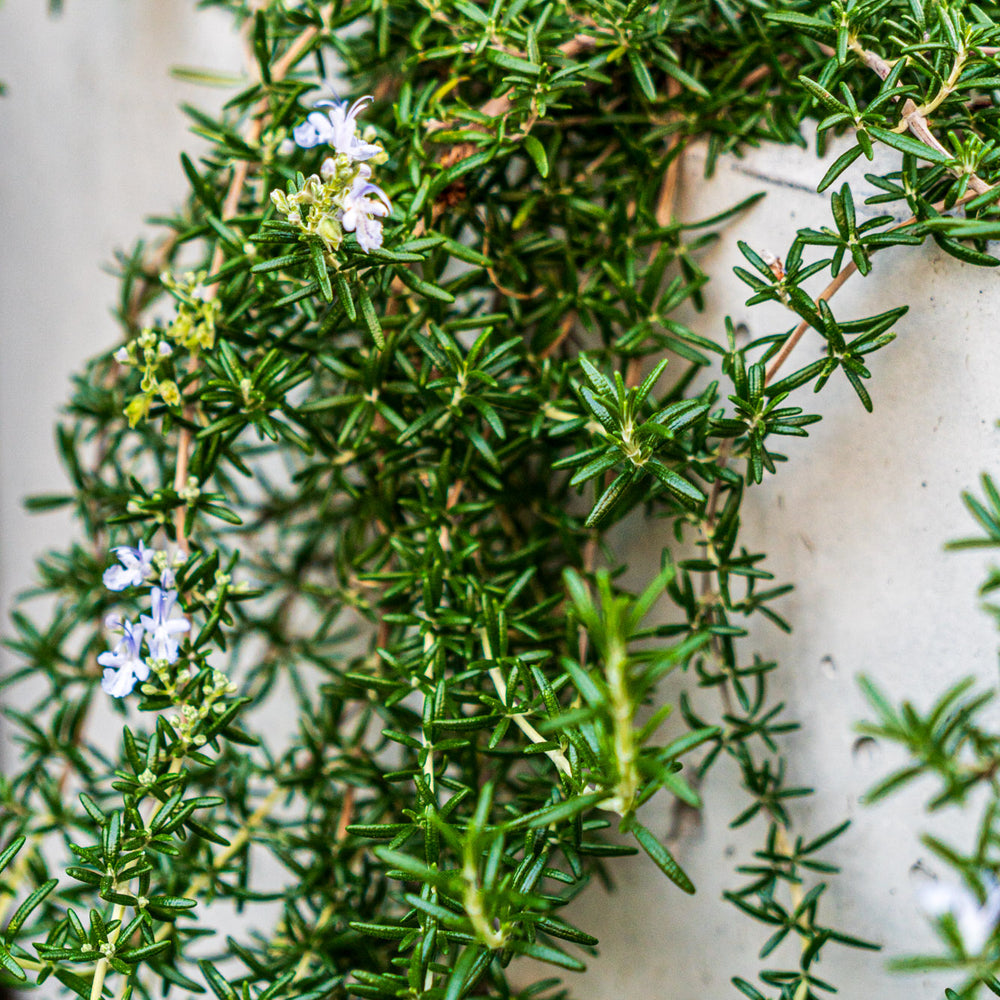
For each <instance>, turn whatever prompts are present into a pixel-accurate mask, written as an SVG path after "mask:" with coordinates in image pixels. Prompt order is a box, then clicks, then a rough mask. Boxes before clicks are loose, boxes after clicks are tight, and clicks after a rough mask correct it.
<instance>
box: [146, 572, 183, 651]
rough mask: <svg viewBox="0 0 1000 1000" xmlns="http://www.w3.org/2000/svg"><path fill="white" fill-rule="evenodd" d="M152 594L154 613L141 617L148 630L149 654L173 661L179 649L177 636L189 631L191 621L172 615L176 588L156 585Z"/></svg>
mask: <svg viewBox="0 0 1000 1000" xmlns="http://www.w3.org/2000/svg"><path fill="white" fill-rule="evenodd" d="M151 596H152V599H153V607H152V612H153V613H152V615H141V616H140V618H139V621H140V622H142V625H143V627H144V628H145V629H146V630H147V635H146V639H147V640H148V642H149V655H150V656H152V657H153V658H154V659H156V660H166V661H167V662H168V663H173V662H174V660H176V659H177V653H178V649H179V642H178V640H177V639H176V638H175V636H178V635H180V634H181V633H182V632H187V631H188V629H190V628H191V623H190V622H189V621H188V620H187V619H186V618H184V617H181V618H172V617H171V613H172V611H173V607H174V602H175V601H176V600H177V591H176V590H161V589H160V588H159V587H154V588H153V592H152V595H151Z"/></svg>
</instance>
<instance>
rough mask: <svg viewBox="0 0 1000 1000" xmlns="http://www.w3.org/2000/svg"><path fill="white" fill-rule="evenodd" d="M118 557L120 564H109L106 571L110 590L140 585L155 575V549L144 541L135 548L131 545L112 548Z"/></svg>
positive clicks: (105, 575) (105, 584) (105, 582)
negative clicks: (149, 547)
mask: <svg viewBox="0 0 1000 1000" xmlns="http://www.w3.org/2000/svg"><path fill="white" fill-rule="evenodd" d="M112 551H113V552H114V554H115V555H116V556H117V557H118V562H119V563H120V564H121V565H119V566H109V567H108V568H107V569H106V570H105V571H104V577H103V579H104V586H105V587H107V588H108V590H124V589H125V588H126V587H140V586H142V584H144V583H145V582H146V580H147V579H148V578H149V577H150V576H152V575H153V556H154V555H155V552H154V550H153V549H147V548H146V546H145V545H143V543H142V541H141V540H140V542H139V547H138V548H137V549H133V548H132V547H131V546H130V545H119V546H118V547H117V548H115V549H112Z"/></svg>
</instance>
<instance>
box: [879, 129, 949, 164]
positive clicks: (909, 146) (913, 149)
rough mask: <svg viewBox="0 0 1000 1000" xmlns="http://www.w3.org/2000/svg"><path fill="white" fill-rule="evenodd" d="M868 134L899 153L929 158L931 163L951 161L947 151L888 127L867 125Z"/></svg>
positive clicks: (924, 158) (923, 158)
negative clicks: (891, 130) (944, 151)
mask: <svg viewBox="0 0 1000 1000" xmlns="http://www.w3.org/2000/svg"><path fill="white" fill-rule="evenodd" d="M866 129H867V131H868V134H869V135H870V136H872V138H874V139H878V141H879V142H883V143H885V145H887V146H891V147H892V148H893V149H898V150H899V151H900V152H901V153H909V154H910V156H916V157H919V158H920V159H922V160H930V161H931V163H951V159H952V158H951V157H950V156H949V155H948V154H947V153H942V152H940V151H939V150H937V149H934V148H932V147H931V146H927V145H925V144H924V143H922V142H920V140H919V139H914V138H912V137H911V136H908V135H900V133H898V132H890V131H889V130H888V129H884V128H879V127H878V126H877V125H867V126H866Z"/></svg>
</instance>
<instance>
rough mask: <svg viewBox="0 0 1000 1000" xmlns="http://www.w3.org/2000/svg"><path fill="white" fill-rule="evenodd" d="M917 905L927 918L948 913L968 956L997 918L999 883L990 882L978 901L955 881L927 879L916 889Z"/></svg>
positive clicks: (999, 911) (975, 951) (999, 915)
mask: <svg viewBox="0 0 1000 1000" xmlns="http://www.w3.org/2000/svg"><path fill="white" fill-rule="evenodd" d="M917 902H918V904H919V906H920V908H921V909H922V910H923V911H924V913H926V914H927V915H928V916H931V917H943V916H945V914H950V915H951V916H952V917H953V918H954V920H955V925H956V927H957V928H958V933H959V934H960V935H961V938H962V944H963V945H964V946H965V950H966V952H967V953H968V954H969V955H978V954H979V953H980V952H981V951H982V950H983V948H984V947H985V945H986V942H987V941H989V939H990V937H991V936H992V934H993V931H994V930H995V929H996V926H997V923H998V921H1000V882H997V881H995V880H994V881H993V882H992V883H991V884H990V886H989V888H988V890H987V892H986V900H985V902H983V903H980V902H979V897H978V896H976V894H975V893H973V892H972V891H971V890H970V889H967V888H966V887H965V886H964V885H960V884H959V883H957V882H937V881H935V882H930V883H929V884H927V885H923V886H921V887H920V889H919V890H918V891H917Z"/></svg>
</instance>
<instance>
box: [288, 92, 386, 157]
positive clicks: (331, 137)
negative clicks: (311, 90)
mask: <svg viewBox="0 0 1000 1000" xmlns="http://www.w3.org/2000/svg"><path fill="white" fill-rule="evenodd" d="M372 100H374V98H373V97H372V96H371V95H370V94H369V95H366V96H364V97H359V98H358V99H357V100H356V101H355V102H354V103H353V104H352V105H350V107H348V104H347V101H318V102H317V103H316V107H317V108H329V109H330V110H329V111H327V112H326V113H325V114H324V113H323V112H322V111H313V112H311V113H310V114H309V115H307V116H306V120H305V121H304V122H303V123H302V124H301V125H296V126H295V128H294V129H292V135H293V137H294V138H295V142H296V143H297V144H298V145H299V146H302V147H303V148H305V149H311V148H312V147H313V146H319V145H320V144H321V143H326V144H327V145H329V146H332V147H333V148H334V150H335V151H336V152H338V153H343V154H344V155H345V156H347V157H349V158H350V159H351V160H353V161H354V162H355V163H361V162H363V161H364V160H370V159H371V158H372V157H373V156H376V155H378V154H379V153H380V152H381V151H382V149H381V147H380V146H377V145H375V144H374V143H371V142H365V140H364V139H362V138H361V137H360V136H359V135H358V134H357V128H358V115H359V114H360V113H361V112H362V111H363V110H364V109H365V107H366V105H368V104H369V103H370V102H371V101H372Z"/></svg>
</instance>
